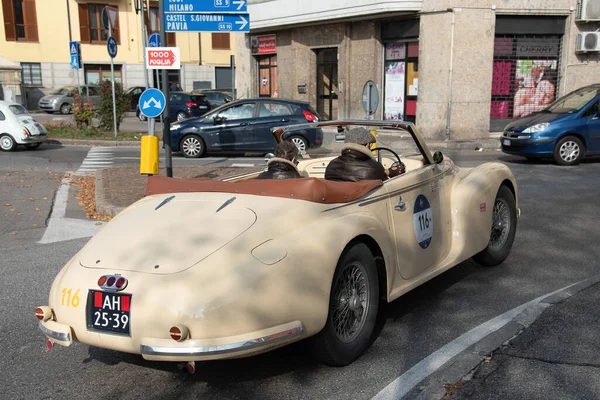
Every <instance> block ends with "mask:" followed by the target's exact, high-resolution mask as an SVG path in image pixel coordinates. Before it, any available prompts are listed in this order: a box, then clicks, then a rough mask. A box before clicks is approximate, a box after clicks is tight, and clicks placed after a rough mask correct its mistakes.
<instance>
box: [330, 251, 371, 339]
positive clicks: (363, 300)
mask: <svg viewBox="0 0 600 400" xmlns="http://www.w3.org/2000/svg"><path fill="white" fill-rule="evenodd" d="M368 307H369V282H368V276H367V273H366V271H365V267H364V266H363V265H362V264H360V263H358V262H353V263H351V264H348V265H346V266H345V267H344V269H343V270H342V271H341V273H340V274H339V275H338V277H337V280H336V281H335V282H334V284H333V301H332V302H331V304H330V310H329V311H330V313H331V315H332V320H333V327H334V330H335V334H336V336H337V337H338V339H339V340H341V341H342V342H344V343H348V342H351V341H353V340H354V339H356V337H357V336H358V335H359V334H360V332H361V331H362V328H363V326H364V324H365V320H366V316H367V312H366V310H367V309H368Z"/></svg>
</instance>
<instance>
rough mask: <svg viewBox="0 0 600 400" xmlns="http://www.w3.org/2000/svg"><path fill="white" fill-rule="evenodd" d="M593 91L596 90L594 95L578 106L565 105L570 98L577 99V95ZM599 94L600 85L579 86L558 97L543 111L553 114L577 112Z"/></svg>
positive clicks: (581, 95)
mask: <svg viewBox="0 0 600 400" xmlns="http://www.w3.org/2000/svg"><path fill="white" fill-rule="evenodd" d="M591 92H595V94H594V96H592V97H590V98H588V99H587V100H586V101H585V103H583V104H581V105H579V107H578V108H572V107H564V105H565V103H566V102H567V101H569V100H571V101H572V100H573V99H576V97H577V96H580V97H583V96H584V95H585V94H587V93H591ZM599 94H600V87H589V86H586V87H582V88H579V89H577V90H575V91H573V92H571V93H569V94H566V95H564V96H563V97H561V98H559V99H557V100H556V101H554V102H553V103H552V104H550V105H549V106H548V107H546V108H544V109H543V110H542V111H543V112H547V113H552V114H576V113H578V112H580V111H581V110H583V109H584V108H585V106H586V105H588V104H589V103H590V101H593V100H594V99H595V98H596V97H598V95H599ZM559 107H561V108H559Z"/></svg>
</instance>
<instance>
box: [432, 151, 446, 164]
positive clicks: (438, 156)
mask: <svg viewBox="0 0 600 400" xmlns="http://www.w3.org/2000/svg"><path fill="white" fill-rule="evenodd" d="M442 161H444V155H443V154H442V152H441V151H439V150H438V151H436V152H435V153H433V162H434V163H436V164H440V163H441V162H442Z"/></svg>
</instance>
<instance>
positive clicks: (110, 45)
mask: <svg viewBox="0 0 600 400" xmlns="http://www.w3.org/2000/svg"><path fill="white" fill-rule="evenodd" d="M106 49H107V50H108V55H109V56H110V58H115V57H116V56H117V40H116V39H115V38H114V37H112V36H111V37H109V38H108V40H107V41H106Z"/></svg>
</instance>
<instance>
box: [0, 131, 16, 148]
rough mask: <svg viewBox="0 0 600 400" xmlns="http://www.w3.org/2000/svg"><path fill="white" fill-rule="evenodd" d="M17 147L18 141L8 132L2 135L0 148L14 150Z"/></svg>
mask: <svg viewBox="0 0 600 400" xmlns="http://www.w3.org/2000/svg"><path fill="white" fill-rule="evenodd" d="M16 147H17V143H16V142H15V139H13V138H12V136H10V135H8V134H4V135H0V149H2V150H4V151H13V150H14V149H15V148H16Z"/></svg>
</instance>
